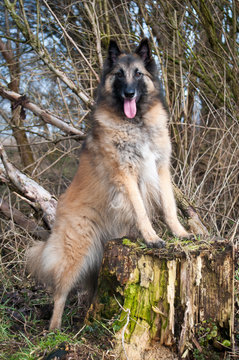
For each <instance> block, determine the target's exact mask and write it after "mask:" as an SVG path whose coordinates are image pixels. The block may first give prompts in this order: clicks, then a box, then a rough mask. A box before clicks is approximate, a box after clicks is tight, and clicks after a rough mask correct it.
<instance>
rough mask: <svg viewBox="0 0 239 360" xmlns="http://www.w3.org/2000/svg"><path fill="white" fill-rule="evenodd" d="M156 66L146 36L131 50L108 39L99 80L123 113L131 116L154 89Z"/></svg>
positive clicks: (128, 116)
mask: <svg viewBox="0 0 239 360" xmlns="http://www.w3.org/2000/svg"><path fill="white" fill-rule="evenodd" d="M157 81H158V78H157V67H156V64H155V61H154V59H153V57H152V55H151V49H150V46H149V41H148V39H143V40H142V41H141V42H140V44H139V46H138V47H137V48H136V50H135V52H134V53H132V54H127V53H124V52H122V51H121V50H120V49H119V47H118V45H117V43H116V42H115V41H113V40H111V41H110V44H109V49H108V57H107V59H106V62H105V65H104V70H103V77H102V83H103V87H104V90H105V93H106V94H107V95H110V96H111V97H112V98H113V99H114V100H116V102H117V104H118V106H119V107H121V109H122V111H123V112H124V114H125V116H126V117H127V118H129V119H133V118H134V117H135V116H136V114H137V112H138V110H139V108H140V106H141V105H142V103H143V102H144V101H145V100H146V97H147V101H148V96H149V94H150V93H153V92H154V91H155V90H156V87H157V85H156V83H157Z"/></svg>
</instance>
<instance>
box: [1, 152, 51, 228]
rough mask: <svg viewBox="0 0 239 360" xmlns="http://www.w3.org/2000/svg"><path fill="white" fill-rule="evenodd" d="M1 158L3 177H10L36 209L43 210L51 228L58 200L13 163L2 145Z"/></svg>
mask: <svg viewBox="0 0 239 360" xmlns="http://www.w3.org/2000/svg"><path fill="white" fill-rule="evenodd" d="M0 158H1V160H2V164H3V166H2V164H1V163H0V171H1V174H2V175H3V177H4V178H8V179H9V180H10V182H11V183H12V184H13V185H14V186H15V187H16V189H17V190H18V191H19V192H20V193H21V194H23V195H24V196H25V197H26V198H27V199H28V200H30V201H31V205H32V206H33V207H34V208H35V209H36V210H39V208H40V209H41V210H42V212H43V220H44V221H45V223H46V224H47V226H48V227H49V228H51V227H52V225H53V222H54V219H55V211H56V205H57V200H56V199H55V198H54V196H53V195H51V194H50V193H49V192H48V191H47V190H46V189H44V188H43V187H42V186H41V185H39V184H37V183H36V182H35V181H34V180H32V179H31V178H30V177H28V176H26V175H25V174H23V173H22V172H21V171H20V170H18V169H17V168H16V167H15V166H14V165H13V164H11V163H10V161H9V160H8V157H7V154H6V152H5V151H4V149H3V148H2V147H1V146H0ZM4 169H5V172H4ZM2 175H1V176H2Z"/></svg>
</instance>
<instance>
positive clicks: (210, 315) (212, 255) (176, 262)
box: [96, 240, 234, 360]
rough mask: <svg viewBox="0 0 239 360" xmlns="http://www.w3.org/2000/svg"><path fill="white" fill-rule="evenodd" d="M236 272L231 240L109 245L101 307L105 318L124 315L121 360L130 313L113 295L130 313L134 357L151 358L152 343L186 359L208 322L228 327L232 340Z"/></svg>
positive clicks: (130, 346)
mask: <svg viewBox="0 0 239 360" xmlns="http://www.w3.org/2000/svg"><path fill="white" fill-rule="evenodd" d="M233 269H234V262H233V257H232V245H231V244H230V243H228V242H226V241H210V240H208V241H207V242H205V241H201V242H198V241H187V242H185V243H183V242H179V241H176V242H174V243H170V244H168V245H167V248H166V249H161V250H155V249H147V250H145V249H142V247H140V246H139V244H137V243H132V242H130V241H129V240H124V241H123V243H122V240H114V241H112V242H110V243H109V244H108V246H107V248H106V251H105V258H104V263H103V267H102V273H101V277H100V279H101V280H100V285H99V297H98V303H97V305H99V304H100V306H97V305H96V307H98V310H99V309H101V310H100V311H101V312H103V314H104V311H105V310H102V309H106V316H108V317H109V316H115V314H117V312H118V315H119V314H120V313H121V314H120V315H119V319H118V320H117V321H116V328H117V327H118V328H119V331H118V333H117V334H116V339H117V340H116V348H117V349H118V351H119V353H121V358H122V359H125V355H124V351H123V348H122V341H121V336H122V329H123V326H124V324H125V321H126V315H127V314H126V312H124V311H121V310H120V308H119V307H118V306H117V303H116V302H114V300H113V299H114V298H113V295H115V296H116V298H118V301H119V302H120V303H121V305H122V307H123V308H124V309H125V311H127V313H128V312H129V313H130V321H129V324H128V326H127V329H126V331H125V336H124V348H125V350H126V353H127V356H128V358H129V359H134V360H141V359H149V358H148V357H147V353H148V349H151V345H152V341H153V343H154V348H155V346H156V345H157V344H158V346H164V345H166V346H174V348H175V345H176V347H177V349H178V353H179V354H180V356H183V355H184V356H186V354H187V352H189V351H190V347H188V344H190V343H191V344H192V343H193V344H194V346H195V342H196V343H197V346H198V340H197V339H198V338H197V336H198V334H197V330H198V325H199V324H200V323H202V322H203V321H209V320H210V321H213V322H215V323H216V324H217V326H218V329H224V330H225V329H227V331H228V333H229V334H230V336H231V339H232V329H233V326H232V322H233V314H232V311H233V302H234V299H233V287H234V278H233ZM108 285H109V286H108ZM101 299H103V303H104V305H102V302H101ZM106 299H108V302H107V301H106ZM110 309H111V310H110ZM156 348H157V346H156ZM156 353H157V352H155V354H156ZM151 356H153V355H152V351H151ZM155 356H156V355H155ZM151 359H152V357H151Z"/></svg>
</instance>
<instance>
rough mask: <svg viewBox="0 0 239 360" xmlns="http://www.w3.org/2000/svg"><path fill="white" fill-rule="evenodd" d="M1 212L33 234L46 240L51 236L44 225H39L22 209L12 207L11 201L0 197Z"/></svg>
mask: <svg viewBox="0 0 239 360" xmlns="http://www.w3.org/2000/svg"><path fill="white" fill-rule="evenodd" d="M0 212H1V213H3V214H4V215H5V216H6V217H7V218H8V219H12V220H13V221H14V223H15V224H17V225H18V226H20V227H21V228H22V229H24V230H26V231H27V232H28V233H30V234H31V235H33V236H36V237H38V238H40V239H42V240H46V239H47V238H48V236H49V232H48V231H47V230H45V229H44V228H43V227H41V226H39V225H37V224H36V223H35V221H33V220H30V219H29V218H28V217H27V216H26V215H24V214H23V213H22V212H21V211H19V210H17V209H15V208H13V207H11V206H10V205H9V203H8V202H7V201H5V200H3V199H2V198H0Z"/></svg>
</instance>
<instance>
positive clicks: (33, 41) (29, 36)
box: [4, 0, 93, 105]
mask: <svg viewBox="0 0 239 360" xmlns="http://www.w3.org/2000/svg"><path fill="white" fill-rule="evenodd" d="M4 3H5V6H6V8H7V9H8V11H9V13H10V14H11V16H12V18H13V20H14V21H15V23H16V25H17V27H18V28H19V30H20V31H21V32H22V34H23V35H24V37H25V38H26V40H27V41H28V43H29V44H30V45H31V47H32V48H33V50H35V51H36V53H37V54H38V56H39V57H40V59H41V60H42V61H43V62H44V63H45V64H46V65H47V66H48V67H49V69H50V70H51V71H53V72H54V74H55V75H56V76H58V77H59V78H60V79H61V80H62V81H63V82H64V83H65V84H66V85H67V86H68V87H69V88H70V89H71V90H72V91H73V92H74V93H75V94H76V95H77V96H78V97H79V98H80V99H81V100H82V101H83V102H84V103H85V104H86V105H92V103H93V102H92V99H90V98H89V97H88V96H87V95H86V94H85V92H83V91H82V90H81V89H79V88H78V87H77V86H76V85H75V83H74V82H73V81H72V80H71V79H70V78H69V77H68V76H67V75H66V74H65V73H64V72H63V71H62V70H60V69H58V68H57V67H56V66H55V64H54V62H53V60H52V59H51V56H50V54H49V52H48V51H47V49H46V48H45V47H44V46H43V45H42V44H41V42H40V41H39V39H38V38H37V37H36V36H35V35H34V34H33V32H32V31H31V30H30V27H29V24H28V22H27V20H26V19H24V20H25V21H26V22H23V21H22V19H21V18H20V17H19V15H18V14H17V13H16V11H15V3H11V2H10V1H9V0H4Z"/></svg>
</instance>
